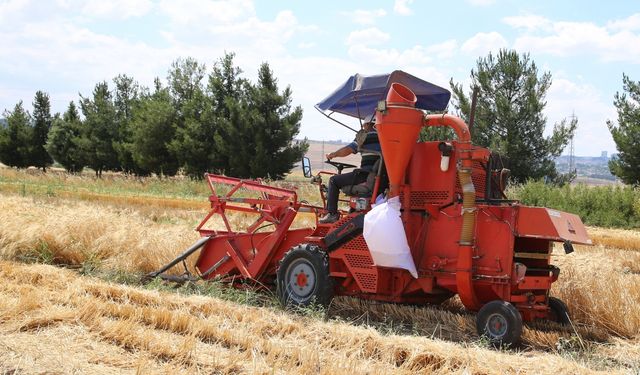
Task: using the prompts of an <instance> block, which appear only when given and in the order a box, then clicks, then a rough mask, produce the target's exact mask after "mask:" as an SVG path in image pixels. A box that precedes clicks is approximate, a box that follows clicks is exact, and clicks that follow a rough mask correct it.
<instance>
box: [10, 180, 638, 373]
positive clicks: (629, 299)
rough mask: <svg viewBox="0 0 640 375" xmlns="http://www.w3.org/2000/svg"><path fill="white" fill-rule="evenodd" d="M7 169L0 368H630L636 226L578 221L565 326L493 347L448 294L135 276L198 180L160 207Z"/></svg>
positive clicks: (560, 289)
mask: <svg viewBox="0 0 640 375" xmlns="http://www.w3.org/2000/svg"><path fill="white" fill-rule="evenodd" d="M11 173H14V172H11ZM14 177H15V176H14ZM14 177H7V175H6V174H5V175H4V178H5V180H0V181H1V182H3V183H4V185H3V184H0V189H2V191H3V193H2V195H0V207H2V209H1V210H0V223H2V225H1V227H0V258H1V259H2V261H0V277H1V279H2V280H3V282H2V284H0V301H1V302H0V373H42V372H61V373H83V374H84V373H99V374H103V373H133V372H136V373H169V372H170V373H177V372H180V373H331V374H333V373H346V372H349V373H385V374H386V373H416V372H423V373H431V372H440V373H451V372H454V373H482V374H484V373H590V372H599V371H601V372H608V373H638V371H640V309H638V307H637V302H638V301H640V234H639V233H638V232H635V231H621V230H607V229H600V228H589V231H590V233H591V235H592V237H593V239H594V241H595V242H596V244H597V245H596V246H594V247H577V248H576V252H575V253H573V254H571V255H564V254H563V253H562V252H561V251H560V248H559V249H558V252H557V253H556V255H554V261H555V263H556V264H558V265H559V266H560V267H561V268H562V274H561V278H560V280H559V281H558V282H557V283H556V286H555V288H554V289H553V294H554V295H556V296H557V297H560V298H561V299H563V300H564V301H566V302H567V304H568V306H569V309H570V312H571V315H572V317H573V319H574V326H573V327H570V328H563V327H560V326H557V325H554V324H550V323H548V324H543V323H535V324H532V325H529V326H527V327H526V328H525V332H524V334H523V344H522V346H521V347H518V348H515V349H505V350H495V349H491V348H489V347H488V346H487V345H486V343H485V342H483V341H482V340H480V339H478V338H477V337H476V334H475V328H474V322H475V319H474V315H473V314H469V313H466V312H465V311H464V310H463V309H462V308H461V305H460V303H459V301H457V300H456V299H454V300H452V301H449V302H447V303H445V305H443V306H441V307H425V308H414V307H409V306H399V305H391V304H376V303H371V302H363V301H359V300H355V299H345V298H340V299H337V300H335V301H334V303H333V304H332V305H331V307H330V308H329V309H328V311H319V310H315V309H308V310H304V311H297V312H287V311H283V310H282V309H281V308H280V307H278V306H277V303H276V302H275V299H274V298H273V296H272V295H270V294H269V293H268V292H253V291H237V290H233V289H228V288H226V287H224V286H222V285H219V284H217V283H208V284H204V283H203V284H195V285H185V286H183V287H180V288H174V287H173V286H170V285H169V286H167V285H163V284H161V283H159V282H154V283H151V284H149V285H141V284H139V283H138V282H137V280H138V277H139V276H140V275H141V274H143V273H146V272H149V271H152V270H155V269H157V268H158V267H159V266H160V265H162V264H164V263H166V262H167V261H168V260H170V259H171V258H172V257H174V256H175V254H177V253H178V252H179V251H181V250H182V249H184V248H185V247H186V246H188V245H189V244H191V243H192V242H193V240H194V239H196V238H197V235H196V234H195V233H194V232H193V227H194V226H195V224H196V223H197V222H198V221H199V220H200V219H201V217H202V216H203V213H204V210H205V208H204V207H206V205H203V206H202V208H201V207H198V206H192V204H193V203H192V202H197V198H198V195H199V194H200V195H201V197H200V199H201V200H202V201H206V198H205V196H206V191H205V190H203V191H201V192H200V191H198V192H193V193H192V194H191V195H188V194H185V196H183V197H181V196H179V195H178V194H168V196H169V198H168V199H169V201H170V202H172V203H171V204H168V205H164V204H162V201H163V200H164V199H167V198H165V197H163V196H162V192H149V193H145V192H144V189H141V191H142V192H141V193H140V194H133V192H135V191H136V186H137V185H136V184H140V183H141V182H114V183H112V182H100V181H97V182H96V181H93V180H90V181H87V182H83V181H82V179H80V180H79V181H77V182H74V183H76V184H77V185H76V187H75V188H73V189H67V190H66V191H70V193H67V194H59V192H60V191H62V188H55V189H52V188H46V189H40V190H38V189H33V190H29V189H25V190H23V191H21V190H20V189H19V190H18V191H14V192H11V191H10V189H6V188H4V187H5V186H7V185H9V184H10V183H11V181H13V180H11V179H12V178H14ZM19 177H20V178H21V179H22V183H23V184H24V185H27V183H26V182H25V181H27V182H29V183H31V184H32V185H37V184H39V183H43V182H42V181H43V180H42V179H43V178H42V177H37V176H36V177H33V176H28V177H25V176H19ZM46 179H54V180H55V178H54V177H46ZM9 180H11V181H9ZM38 181H40V182H38ZM18 183H20V181H19V182H18ZM161 183H162V184H167V185H166V186H167V189H168V191H169V192H171V191H178V190H180V189H182V187H180V186H179V184H180V183H176V184H177V186H176V185H171V183H170V182H161ZM43 184H44V186H46V185H47V184H50V182H49V181H47V182H44V183H43ZM102 184H122V186H118V188H117V189H114V191H111V192H109V194H106V193H105V196H109V197H112V196H117V197H119V198H117V199H113V198H105V199H100V198H96V199H86V196H87V194H93V193H98V192H99V190H100V189H102V188H103V187H102ZM184 184H191V182H184ZM70 185H71V184H70ZM56 189H58V190H56ZM74 189H75V190H74ZM171 189H174V190H171ZM43 190H44V191H43ZM47 191H49V193H47ZM52 191H53V193H51V192H52ZM82 192H84V195H83V194H81V193H82ZM125 198H129V199H128V200H127V199H125ZM149 200H152V201H153V202H154V204H149ZM179 201H184V202H185V204H184V205H183V206H182V205H180V204H175V202H179ZM234 220H235V221H236V222H237V223H238V224H241V223H242V222H243V220H246V218H244V217H241V216H239V217H236V218H234ZM304 220H305V219H302V221H304ZM299 224H304V222H302V223H299ZM178 272H180V271H178Z"/></svg>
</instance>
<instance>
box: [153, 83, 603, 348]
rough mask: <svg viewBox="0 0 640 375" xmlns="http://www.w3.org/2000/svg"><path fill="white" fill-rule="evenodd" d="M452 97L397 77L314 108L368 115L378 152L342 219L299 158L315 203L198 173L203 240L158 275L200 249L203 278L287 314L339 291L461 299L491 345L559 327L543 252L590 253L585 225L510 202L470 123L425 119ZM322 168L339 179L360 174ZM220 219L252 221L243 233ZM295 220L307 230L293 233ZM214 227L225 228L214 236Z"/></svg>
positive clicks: (562, 316)
mask: <svg viewBox="0 0 640 375" xmlns="http://www.w3.org/2000/svg"><path fill="white" fill-rule="evenodd" d="M449 98H450V93H449V91H447V90H446V89H444V88H441V87H438V86H436V85H433V84H431V83H428V82H426V81H423V80H420V79H418V78H416V77H413V76H411V75H409V74H407V73H404V72H401V71H395V72H393V73H391V74H387V75H379V76H371V77H364V76H360V75H355V76H352V77H350V78H349V80H348V81H347V82H346V83H345V84H344V85H342V86H341V87H340V88H338V90H336V91H335V92H334V93H333V94H331V95H330V96H329V97H327V98H326V99H325V100H323V101H322V102H320V103H319V104H318V105H317V108H318V109H319V110H320V111H322V112H323V113H324V114H325V115H327V116H328V117H331V115H332V114H333V113H341V114H343V115H347V116H351V117H354V118H357V119H365V118H366V117H367V116H372V115H373V116H375V124H376V125H375V127H376V128H377V135H378V137H379V143H380V146H381V152H378V154H379V158H378V160H377V161H376V163H375V165H374V166H373V168H370V169H369V170H365V171H362V172H361V173H365V174H366V176H365V178H363V179H361V180H362V182H359V183H357V184H354V185H352V186H343V187H342V191H343V193H344V197H343V198H342V199H341V200H340V201H341V202H342V206H343V209H342V210H341V211H339V212H338V217H337V218H336V219H337V220H335V222H327V223H322V222H321V220H320V217H322V216H325V215H326V214H327V204H326V192H327V187H326V181H323V178H326V177H329V176H332V175H335V173H332V172H327V171H321V172H320V173H318V174H317V175H315V176H312V173H311V167H310V164H309V161H308V159H306V160H304V161H303V170H304V171H305V176H307V177H312V180H311V181H312V183H314V184H316V185H318V188H319V194H320V198H321V200H322V202H323V205H322V206H320V205H313V204H309V203H307V202H304V201H300V200H299V199H298V196H297V194H296V191H295V189H286V188H280V187H272V186H268V185H266V184H263V183H262V182H261V181H253V180H240V179H236V178H232V177H226V176H220V175H213V174H206V175H205V178H206V180H207V182H208V183H209V186H210V188H211V191H212V194H211V196H210V197H209V200H210V202H211V211H210V212H209V214H208V215H207V216H206V217H205V219H204V220H203V221H202V223H200V225H198V227H197V230H198V231H199V232H200V234H201V236H202V238H201V240H199V241H198V242H197V243H196V244H194V245H193V246H192V247H191V248H190V249H188V250H187V251H185V252H184V253H183V254H182V255H181V256H180V257H178V258H176V260H175V261H174V262H172V263H170V264H169V265H167V267H164V268H163V269H162V270H160V271H158V272H156V273H154V274H153V276H157V275H159V274H161V273H162V272H164V271H166V270H167V269H168V268H170V267H172V266H173V265H175V264H177V263H178V262H180V261H182V260H184V258H186V257H187V256H189V255H191V254H193V253H195V252H196V251H197V250H198V249H200V248H201V251H200V253H199V258H198V261H197V266H196V268H197V270H198V272H199V273H200V277H202V278H203V279H212V278H221V279H222V280H224V281H228V282H230V283H233V284H242V283H243V282H245V281H246V280H257V281H259V282H260V283H261V284H264V285H273V286H275V288H276V289H277V294H278V297H279V299H280V300H281V302H282V303H283V304H289V305H291V304H293V305H308V304H311V303H318V304H324V305H326V304H329V303H330V301H331V299H332V298H333V296H336V295H348V296H356V297H359V298H364V299H371V300H378V301H386V302H394V303H410V304H415V305H421V304H439V303H442V302H443V301H445V300H447V299H449V298H451V297H453V296H454V295H456V294H458V295H459V297H460V300H461V301H462V303H463V304H464V306H465V307H466V308H467V309H469V310H471V311H477V312H478V314H477V329H478V333H479V334H481V335H485V336H487V337H488V338H489V339H490V340H491V341H492V342H494V343H496V344H512V343H515V342H517V341H518V340H519V338H520V335H521V333H522V324H523V321H532V320H536V319H548V320H554V321H557V322H560V323H565V322H567V321H568V315H567V309H566V306H565V305H564V303H562V302H561V301H560V300H558V299H556V298H554V297H551V296H550V295H549V290H550V288H551V285H552V283H553V282H554V281H556V280H557V279H558V276H559V273H560V270H559V268H557V267H556V266H554V265H552V264H551V262H550V261H551V252H552V250H553V244H554V242H561V243H563V244H564V248H565V251H566V252H567V253H569V252H571V251H573V248H572V244H590V243H591V241H590V240H589V238H588V236H587V233H586V230H585V228H584V226H583V224H582V221H581V220H580V218H579V217H578V216H576V215H573V214H569V213H564V212H559V211H555V210H551V209H546V208H540V207H528V206H524V205H522V204H520V203H519V202H517V201H513V200H509V199H506V196H505V194H504V188H505V186H504V185H505V178H504V176H505V175H506V171H505V170H503V169H502V168H500V167H498V165H499V163H497V162H496V158H495V157H494V156H493V155H492V153H491V152H490V151H489V150H488V149H486V148H482V147H477V146H474V145H472V144H471V136H470V133H469V127H468V126H467V124H466V123H465V122H464V121H463V120H462V119H460V118H459V117H456V116H452V115H449V114H428V112H427V111H431V112H440V111H443V110H445V108H446V106H447V103H448V101H449ZM345 126H346V125H345ZM431 126H445V127H449V128H451V129H453V131H454V132H455V134H456V139H454V140H450V141H447V142H418V139H419V134H420V132H421V130H422V129H423V128H424V127H431ZM359 151H362V150H359ZM369 151H370V152H374V153H375V151H371V150H369ZM330 164H332V165H334V166H335V167H336V168H337V170H338V174H340V173H341V172H342V170H344V169H347V168H354V167H355V166H353V165H348V164H343V163H337V162H334V161H331V162H330ZM223 192H224V193H223ZM376 202H378V204H377V205H376V204H375V203H376ZM347 204H348V206H347ZM229 211H237V212H243V213H246V214H252V215H254V216H255V217H256V220H255V221H254V222H253V223H252V224H251V225H249V226H248V227H247V228H243V229H242V230H238V229H236V228H232V226H231V225H230V219H229V216H228V215H227V213H228V212H229ZM304 213H306V215H307V216H309V214H312V215H313V217H315V225H313V226H309V227H302V228H300V227H299V228H297V229H291V224H292V223H293V222H294V219H295V218H296V216H297V215H299V214H304ZM214 217H217V218H218V219H220V222H221V224H222V225H224V227H225V229H224V230H218V229H213V228H209V226H208V225H209V222H210V221H211V219H212V218H214ZM267 227H268V228H269V231H264V230H263V229H266V228H267Z"/></svg>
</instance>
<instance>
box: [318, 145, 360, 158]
mask: <svg viewBox="0 0 640 375" xmlns="http://www.w3.org/2000/svg"><path fill="white" fill-rule="evenodd" d="M357 151H358V145H357V144H356V143H355V142H351V143H349V144H348V145H346V146H344V147H342V148H340V149H338V150H337V151H334V152H330V153H328V154H327V155H325V156H326V157H327V160H331V159H333V158H338V157H344V156H349V155H351V154H355V153H356V152H357Z"/></svg>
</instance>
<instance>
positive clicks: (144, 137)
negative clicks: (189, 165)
mask: <svg viewBox="0 0 640 375" xmlns="http://www.w3.org/2000/svg"><path fill="white" fill-rule="evenodd" d="M174 121H175V110H174V108H173V105H172V103H171V96H170V95H169V92H168V89H166V88H164V89H162V88H158V89H157V90H156V92H155V93H154V94H153V95H149V96H145V97H143V98H142V99H141V100H140V102H139V103H138V105H137V106H136V108H135V111H134V115H133V120H132V122H131V131H132V138H131V140H132V143H131V145H132V148H131V149H132V151H133V153H132V156H133V159H134V161H135V163H136V165H138V166H139V167H140V168H142V169H144V170H147V171H150V172H153V173H156V174H157V175H158V176H163V175H164V176H173V175H175V174H176V172H177V171H178V161H177V158H176V156H175V154H174V153H173V152H172V151H170V149H169V144H170V142H171V140H172V139H173V137H174V135H175V123H174Z"/></svg>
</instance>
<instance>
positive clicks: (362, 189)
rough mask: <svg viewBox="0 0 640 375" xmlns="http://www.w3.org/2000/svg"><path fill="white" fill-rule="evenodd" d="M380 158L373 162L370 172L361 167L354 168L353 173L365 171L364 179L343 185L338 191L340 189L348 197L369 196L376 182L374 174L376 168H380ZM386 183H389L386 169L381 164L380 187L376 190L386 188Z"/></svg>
mask: <svg viewBox="0 0 640 375" xmlns="http://www.w3.org/2000/svg"><path fill="white" fill-rule="evenodd" d="M381 160H382V159H378V160H377V161H376V162H375V164H373V167H372V168H371V171H370V172H367V171H363V170H362V169H356V170H354V172H355V173H367V179H366V181H364V182H362V183H360V184H356V185H346V186H343V187H342V188H341V189H340V191H342V192H343V193H344V194H346V195H348V196H350V197H363V198H368V197H370V196H371V194H372V193H373V188H374V185H375V183H376V175H377V174H378V169H379V168H380V163H381ZM388 184H389V181H388V178H387V173H386V169H385V168H384V166H383V168H382V173H381V175H380V187H379V189H378V192H382V191H384V189H386V188H387V186H388Z"/></svg>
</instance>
